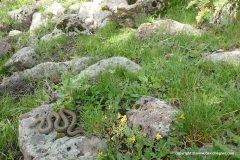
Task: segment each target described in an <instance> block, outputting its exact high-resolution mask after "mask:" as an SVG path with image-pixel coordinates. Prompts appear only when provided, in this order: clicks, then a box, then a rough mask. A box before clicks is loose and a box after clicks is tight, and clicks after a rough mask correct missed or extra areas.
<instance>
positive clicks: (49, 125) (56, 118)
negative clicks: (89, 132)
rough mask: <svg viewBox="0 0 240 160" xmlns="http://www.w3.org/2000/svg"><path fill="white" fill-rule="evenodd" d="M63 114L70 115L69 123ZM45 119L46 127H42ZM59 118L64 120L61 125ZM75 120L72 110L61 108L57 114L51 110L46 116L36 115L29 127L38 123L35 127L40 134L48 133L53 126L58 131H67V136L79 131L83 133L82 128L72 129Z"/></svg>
mask: <svg viewBox="0 0 240 160" xmlns="http://www.w3.org/2000/svg"><path fill="white" fill-rule="evenodd" d="M65 114H67V115H70V116H71V117H72V122H71V124H70V125H69V121H68V118H67V116H66V115H65ZM45 119H46V122H47V127H45V128H44V125H45ZM53 119H54V120H53ZM61 119H62V120H63V122H64V125H63V126H60V124H59V123H60V121H61ZM76 122H77V116H76V114H75V113H74V112H73V111H70V110H68V109H65V108H62V109H61V110H60V112H59V114H58V113H56V112H52V113H50V114H49V115H48V116H47V117H38V118H37V119H36V121H35V122H33V123H32V124H30V125H29V127H30V128H32V127H35V126H36V125H38V126H37V129H38V131H39V133H41V134H48V133H50V132H51V131H52V129H53V128H54V129H55V130H56V131H57V132H60V133H62V132H66V131H67V134H68V135H69V136H75V135H77V134H79V133H85V132H84V131H83V130H80V129H78V130H75V131H73V129H74V126H75V125H76Z"/></svg>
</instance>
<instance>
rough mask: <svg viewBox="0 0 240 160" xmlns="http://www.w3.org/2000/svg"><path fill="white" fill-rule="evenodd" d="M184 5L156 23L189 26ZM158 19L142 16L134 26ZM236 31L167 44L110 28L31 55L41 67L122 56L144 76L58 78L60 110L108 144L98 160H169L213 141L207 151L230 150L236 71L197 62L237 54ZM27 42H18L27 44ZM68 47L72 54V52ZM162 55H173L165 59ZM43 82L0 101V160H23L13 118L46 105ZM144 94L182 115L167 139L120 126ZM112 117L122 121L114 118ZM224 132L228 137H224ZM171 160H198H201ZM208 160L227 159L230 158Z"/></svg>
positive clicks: (191, 15) (239, 82) (117, 73)
mask: <svg viewBox="0 0 240 160" xmlns="http://www.w3.org/2000/svg"><path fill="white" fill-rule="evenodd" d="M26 4H27V3H26ZM186 5H187V1H181V2H177V1H175V2H174V3H173V4H172V5H171V6H169V7H168V8H167V9H166V10H165V11H164V13H162V14H161V15H160V16H159V17H160V18H171V19H174V20H178V21H180V22H183V23H189V24H193V25H196V24H195V16H196V13H197V12H196V11H195V10H193V9H189V10H186V9H185V7H186ZM9 9H10V8H7V9H6V10H9ZM157 19H158V18H154V17H150V18H149V17H147V18H146V19H142V20H141V21H143V22H149V21H153V20H157ZM239 27H240V23H239V22H238V23H237V24H235V25H230V26H225V27H222V28H212V29H211V30H210V31H208V32H207V33H205V34H203V35H202V36H201V37H194V36H187V35H177V36H174V37H171V38H170V39H168V38H169V35H165V36H163V37H153V38H151V39H150V40H149V41H148V42H141V41H137V40H136V39H135V37H134V31H133V30H132V29H129V28H126V27H125V26H123V25H120V24H117V23H111V24H109V25H107V26H106V27H104V28H102V29H100V30H99V31H98V32H97V33H96V34H94V35H79V36H78V37H67V38H66V37H58V38H56V39H54V40H52V41H51V42H40V43H38V44H37V46H36V51H37V53H39V54H40V57H41V60H42V61H65V60H69V59H71V57H83V56H98V57H100V58H109V57H113V56H125V57H127V58H129V59H131V60H133V61H135V62H136V63H138V64H139V65H141V66H142V68H143V70H142V71H140V72H138V73H136V74H133V73H131V72H128V71H126V70H125V69H123V68H116V69H112V70H110V71H108V72H107V73H103V74H101V75H100V76H99V77H98V79H97V81H80V82H78V83H76V84H74V85H73V86H71V83H69V80H70V78H73V76H72V75H64V76H63V77H62V78H63V81H62V82H61V84H58V85H57V86H56V89H57V92H58V95H60V94H62V95H64V94H65V95H66V97H64V98H63V101H62V103H61V105H60V106H59V107H66V108H72V109H75V110H76V111H77V112H79V113H80V115H81V116H80V118H79V124H80V126H81V127H83V128H84V129H85V130H86V131H87V132H88V133H89V135H95V136H98V137H104V138H106V139H107V140H108V142H109V147H108V148H107V149H108V150H106V151H103V155H102V159H131V158H133V157H135V158H136V159H138V158H139V157H144V158H145V159H153V158H157V159H160V158H163V157H165V158H166V157H168V158H172V159H174V158H176V155H174V154H170V152H172V151H177V152H181V151H182V152H183V151H185V152H186V151H198V147H200V146H202V144H203V143H210V142H213V140H218V141H217V142H218V143H215V144H216V145H215V147H214V149H213V150H214V151H220V150H221V151H222V149H223V150H224V146H222V145H223V144H224V145H225V147H226V146H227V149H229V146H230V147H231V145H230V144H235V145H236V142H234V143H233V142H232V141H231V137H234V136H232V135H236V136H238V137H239V136H240V135H239V133H240V132H239V131H240V125H239V121H240V117H239V113H240V109H239V104H240V98H239V97H240V67H239V66H234V65H228V64H221V63H215V64H213V63H210V62H206V61H204V60H203V55H204V54H205V53H210V52H212V51H215V50H219V49H224V50H229V49H230V50H231V49H233V48H236V47H239V46H240V41H239V37H240V32H239ZM52 28H53V26H52V25H51V23H50V24H49V25H48V27H46V28H40V29H38V30H37V31H36V34H37V37H38V38H40V37H42V36H43V35H44V34H47V33H49V31H50V30H51V29H52ZM24 36H26V35H24ZM26 37H27V36H26ZM26 37H25V38H23V39H24V40H26V41H27V38H26ZM166 39H168V40H166ZM163 40H166V41H165V43H164V44H163V43H160V42H161V41H163ZM13 41H14V40H13ZM26 41H23V42H22V43H21V44H19V45H17V46H16V50H17V49H18V48H21V47H22V46H25V45H27V42H26ZM74 48H75V49H76V50H77V51H76V52H73V51H72V49H74ZM169 53H172V54H174V56H173V57H171V58H167V57H166V55H167V54H169ZM7 59H9V57H6V58H2V59H1V61H0V66H1V68H2V69H1V70H0V74H1V75H0V76H1V78H3V76H4V75H6V74H8V73H7V70H5V69H4V68H3V67H2V66H3V64H4V62H6V61H7ZM44 81H45V80H43V81H41V82H40V83H39V84H38V85H37V86H38V87H37V88H36V89H35V91H34V92H31V93H26V94H24V95H18V96H13V95H4V96H1V97H0V104H1V106H0V135H1V136H0V142H1V143H0V159H17V158H19V157H21V156H22V155H21V153H20V151H19V147H18V142H17V134H18V118H19V116H20V115H21V114H23V113H26V112H28V111H30V110H31V109H33V108H36V107H38V106H40V105H41V104H42V103H43V102H48V101H49V96H48V95H47V91H46V89H45V88H44ZM50 84H51V83H50ZM144 95H151V96H154V97H157V98H160V99H163V100H165V101H166V102H167V103H168V104H171V105H173V106H175V107H177V108H179V109H180V110H181V111H182V112H183V113H184V117H185V119H180V118H178V117H179V115H176V117H177V121H176V122H174V124H173V125H172V133H171V135H170V136H169V137H168V138H166V139H165V138H164V139H161V140H154V141H153V140H150V139H148V138H146V137H144V135H142V133H140V132H139V129H138V128H135V129H133V130H130V129H129V128H127V127H126V124H125V123H124V122H122V121H121V120H122V119H123V116H124V115H125V114H126V112H127V111H128V110H129V109H131V107H132V106H133V104H134V102H135V101H136V100H137V99H138V98H140V97H141V96H144ZM119 113H120V114H121V115H122V117H119V118H117V117H118V115H119ZM229 130H230V131H231V133H232V134H230V135H229V134H227V133H228V132H229ZM226 135H227V136H226ZM133 137H134V138H135V139H136V141H134V142H133V141H131V140H133ZM224 137H227V138H225V139H224ZM130 139H131V140H130ZM234 139H237V138H234ZM129 140H130V141H129ZM238 144H239V143H238ZM237 146H238V147H239V145H237ZM9 148H10V149H9ZM230 150H231V148H230ZM233 150H234V148H233ZM178 158H180V159H202V156H198V157H197V156H196V157H191V156H182V157H178ZM207 158H208V159H226V158H229V159H234V157H230V156H229V157H226V156H209V157H207Z"/></svg>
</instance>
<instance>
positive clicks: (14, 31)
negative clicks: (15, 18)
mask: <svg viewBox="0 0 240 160" xmlns="http://www.w3.org/2000/svg"><path fill="white" fill-rule="evenodd" d="M21 33H22V31H19V30H12V31H10V32H9V34H8V36H9V37H13V36H16V35H19V34H21Z"/></svg>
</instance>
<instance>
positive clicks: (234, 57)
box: [206, 49, 240, 65]
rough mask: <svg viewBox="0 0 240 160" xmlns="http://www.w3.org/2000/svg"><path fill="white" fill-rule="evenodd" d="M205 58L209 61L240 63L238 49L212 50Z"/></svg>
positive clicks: (239, 50) (239, 51)
mask: <svg viewBox="0 0 240 160" xmlns="http://www.w3.org/2000/svg"><path fill="white" fill-rule="evenodd" d="M206 60H208V61H211V62H214V63H215V62H226V63H229V64H235V65H238V64H240V49H236V50H234V51H227V52H224V51H222V52H214V53H212V54H210V55H208V56H206Z"/></svg>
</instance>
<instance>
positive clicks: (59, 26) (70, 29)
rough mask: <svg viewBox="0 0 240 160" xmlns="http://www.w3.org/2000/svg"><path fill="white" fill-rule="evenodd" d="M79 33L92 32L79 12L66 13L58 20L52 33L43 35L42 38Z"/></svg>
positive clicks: (47, 38) (48, 38)
mask: <svg viewBox="0 0 240 160" xmlns="http://www.w3.org/2000/svg"><path fill="white" fill-rule="evenodd" d="M78 34H90V32H89V30H88V28H87V27H86V26H85V25H84V24H83V23H82V21H81V18H80V16H79V15H78V14H65V15H63V16H61V17H60V19H59V20H58V21H57V22H56V26H55V29H54V30H53V31H52V33H50V34H47V35H45V36H43V37H42V38H41V40H50V39H52V38H55V37H58V36H60V35H66V36H73V35H78Z"/></svg>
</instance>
